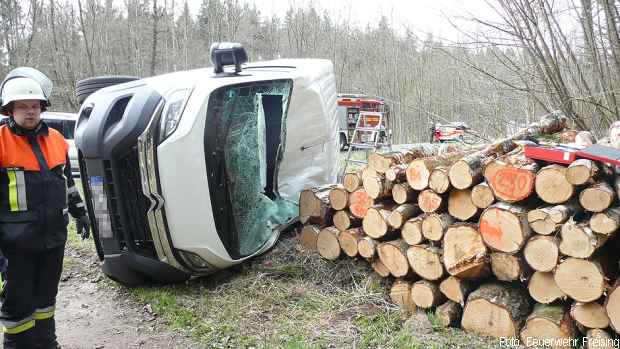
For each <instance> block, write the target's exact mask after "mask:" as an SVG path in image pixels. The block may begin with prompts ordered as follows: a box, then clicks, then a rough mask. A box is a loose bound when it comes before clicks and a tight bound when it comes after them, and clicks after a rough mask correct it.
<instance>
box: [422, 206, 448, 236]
mask: <svg viewBox="0 0 620 349" xmlns="http://www.w3.org/2000/svg"><path fill="white" fill-rule="evenodd" d="M453 223H454V217H452V216H451V215H450V214H448V213H429V214H427V215H426V216H424V218H423V220H422V234H423V235H424V237H425V238H427V239H429V240H431V241H441V240H442V239H443V235H444V234H445V232H446V230H448V228H449V227H450V225H452V224H453Z"/></svg>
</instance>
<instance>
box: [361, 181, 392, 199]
mask: <svg viewBox="0 0 620 349" xmlns="http://www.w3.org/2000/svg"><path fill="white" fill-rule="evenodd" d="M363 183H364V189H366V193H368V195H370V197H371V198H373V199H383V198H387V197H391V196H392V187H393V186H394V183H393V182H390V181H388V180H387V179H385V176H377V177H370V176H368V177H365V178H364V179H363Z"/></svg>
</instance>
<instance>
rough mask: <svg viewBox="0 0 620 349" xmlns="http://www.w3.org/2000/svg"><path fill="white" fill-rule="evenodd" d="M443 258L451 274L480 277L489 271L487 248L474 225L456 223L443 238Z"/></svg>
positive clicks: (463, 276) (462, 276)
mask: <svg viewBox="0 0 620 349" xmlns="http://www.w3.org/2000/svg"><path fill="white" fill-rule="evenodd" d="M443 252H444V254H443V260H444V265H445V267H446V270H447V271H448V273H450V275H453V276H457V277H461V278H480V277H483V276H486V274H487V273H488V271H489V270H488V255H487V248H486V246H485V245H484V242H483V241H482V237H481V236H480V233H479V232H478V230H477V229H476V227H475V226H474V225H470V224H455V225H453V226H451V227H450V228H448V230H447V231H446V234H445V236H444V239H443Z"/></svg>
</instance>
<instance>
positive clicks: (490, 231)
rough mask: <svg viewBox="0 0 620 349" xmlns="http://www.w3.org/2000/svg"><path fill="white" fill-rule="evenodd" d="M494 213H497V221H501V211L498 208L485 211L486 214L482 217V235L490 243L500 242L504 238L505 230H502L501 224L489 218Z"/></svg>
mask: <svg viewBox="0 0 620 349" xmlns="http://www.w3.org/2000/svg"><path fill="white" fill-rule="evenodd" d="M491 211H493V212H491ZM492 214H494V215H495V222H501V218H500V211H499V210H498V209H492V210H489V211H487V212H485V214H484V215H483V216H482V217H481V218H480V228H479V229H480V235H482V237H483V238H484V240H486V241H487V242H488V243H499V242H500V241H501V240H502V237H503V235H504V232H503V231H502V228H501V226H497V225H495V224H494V223H493V222H490V221H489V219H487V218H488V216H489V215H492Z"/></svg>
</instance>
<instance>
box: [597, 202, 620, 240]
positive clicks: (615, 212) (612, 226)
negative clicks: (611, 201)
mask: <svg viewBox="0 0 620 349" xmlns="http://www.w3.org/2000/svg"><path fill="white" fill-rule="evenodd" d="M619 227H620V207H612V208H609V209H607V210H606V211H604V212H600V213H595V214H593V215H592V218H590V229H592V231H593V232H595V233H599V234H604V235H613V234H614V233H615V232H616V231H617V230H618V228H619Z"/></svg>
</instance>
